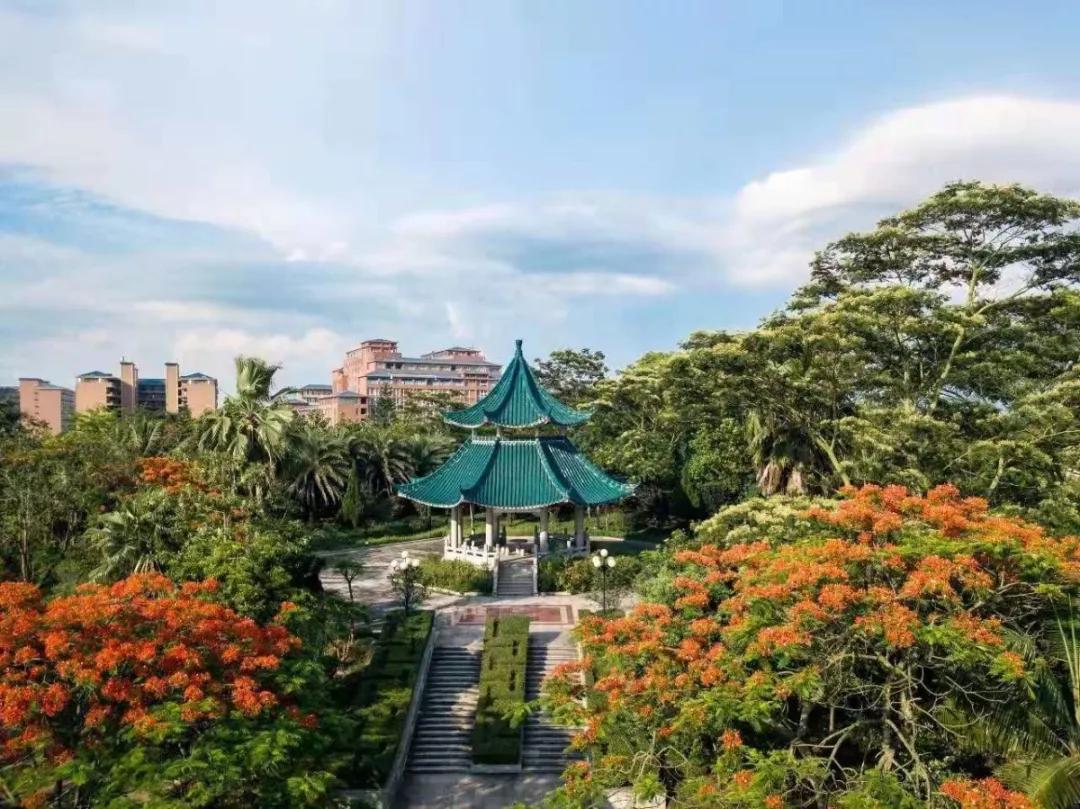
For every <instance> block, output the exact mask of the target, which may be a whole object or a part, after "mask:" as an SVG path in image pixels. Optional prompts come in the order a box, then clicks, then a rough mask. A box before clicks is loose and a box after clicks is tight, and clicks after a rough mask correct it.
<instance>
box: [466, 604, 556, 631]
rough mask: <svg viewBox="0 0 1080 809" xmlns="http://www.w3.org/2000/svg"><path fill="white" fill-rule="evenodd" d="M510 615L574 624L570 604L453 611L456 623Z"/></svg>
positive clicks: (468, 608) (544, 621)
mask: <svg viewBox="0 0 1080 809" xmlns="http://www.w3.org/2000/svg"><path fill="white" fill-rule="evenodd" d="M508 615H526V616H528V617H529V618H530V619H532V621H533V623H537V624H554V625H557V626H573V625H574V608H573V607H572V606H570V605H569V604H557V605H556V604H552V605H546V604H522V605H521V606H492V607H480V606H476V607H458V608H457V609H455V610H454V612H453V623H454V624H455V625H457V624H483V623H485V622H486V621H487V619H488V618H503V617H506V616H508Z"/></svg>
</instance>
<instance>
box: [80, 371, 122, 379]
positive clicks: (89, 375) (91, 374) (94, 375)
mask: <svg viewBox="0 0 1080 809" xmlns="http://www.w3.org/2000/svg"><path fill="white" fill-rule="evenodd" d="M118 378H119V377H117V376H114V375H113V374H107V373H105V372H104V371H87V372H86V373H85V374H79V375H78V376H77V377H76V379H118Z"/></svg>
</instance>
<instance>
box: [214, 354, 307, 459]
mask: <svg viewBox="0 0 1080 809" xmlns="http://www.w3.org/2000/svg"><path fill="white" fill-rule="evenodd" d="M279 368H280V366H278V365H270V364H268V363H267V362H265V361H264V360H261V359H258V358H255V357H242V356H241V357H237V358H236V394H235V395H234V396H229V397H228V398H227V399H226V400H225V402H224V404H222V406H221V407H220V408H218V409H217V410H213V411H210V412H209V413H206V414H204V415H203V416H202V417H201V418H200V419H199V434H198V445H199V446H200V447H201V448H203V449H213V450H218V451H221V452H226V453H228V454H230V455H232V456H233V457H234V458H235V459H237V460H239V461H246V462H269V463H277V462H278V461H280V460H281V458H282V457H283V455H284V453H285V451H286V449H287V447H288V437H289V430H290V429H291V427H292V424H293V420H294V418H293V417H294V414H293V412H292V410H290V409H289V407H288V406H287V405H285V404H283V403H280V402H272V401H271V400H270V390H271V387H272V385H273V379H274V374H275V373H276V372H277V370H278V369H279Z"/></svg>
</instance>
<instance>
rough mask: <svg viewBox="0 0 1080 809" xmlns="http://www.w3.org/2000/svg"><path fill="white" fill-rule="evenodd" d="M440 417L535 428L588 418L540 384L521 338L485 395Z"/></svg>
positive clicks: (566, 424)
mask: <svg viewBox="0 0 1080 809" xmlns="http://www.w3.org/2000/svg"><path fill="white" fill-rule="evenodd" d="M443 418H444V419H445V420H446V421H447V422H449V423H450V424H454V425H456V426H458V427H469V428H475V427H483V426H484V425H487V424H490V425H494V426H496V427H534V426H536V425H539V424H549V423H550V424H558V425H561V426H564V427H569V426H571V425H574V424H581V423H582V422H585V421H588V419H589V414H588V413H585V412H583V411H581V410H574V408H572V407H567V406H566V405H564V404H563V403H562V402H560V401H559V400H558V399H556V398H555V397H554V396H552V395H551V394H550V393H548V392H547V391H546V390H544V389H543V388H542V387H541V386H540V384H539V383H538V382H537V381H536V377H535V376H533V372H532V369H531V368H529V364H528V363H527V362H525V357H523V356H522V354H521V340H518V341H517V347H516V349H515V350H514V358H513V359H512V360H510V364H509V365H507V366H506V370H505V371H503V374H502V377H500V379H499V381H498V382H496V383H495V387H493V388H492V389H491V391H490V392H489V393H488V395H487V396H485V397H484V398H483V399H481V400H480V401H479V402H477V403H476V404H474V405H472V406H471V407H466V408H465V409H464V410H451V411H450V412H449V413H446V414H444V415H443Z"/></svg>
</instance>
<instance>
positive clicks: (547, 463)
mask: <svg viewBox="0 0 1080 809" xmlns="http://www.w3.org/2000/svg"><path fill="white" fill-rule="evenodd" d="M537 446H538V447H540V468H541V469H543V470H544V474H545V475H547V477H548V480H549V481H550V482H551V485H552V486H554V487H555V488H556V489H558V490H560V491H561V492H562V493H563V497H566V498H567V499H569V498H570V491H571V488H572V487H571V486H570V485H569V481H567V480H565V479H564V478H563V476H562V475H561V474H560V473H559V472H558V471H557V470H556V469H555V468H554V465H553V463H552V459H551V456H550V455H549V454H548V452H549V451H548V442H546V441H537ZM559 481H561V485H560V483H559ZM574 494H575V495H577V496H578V498H579V499H580V497H581V495H580V494H578V492H577V490H576V489H575V490H574Z"/></svg>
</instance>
